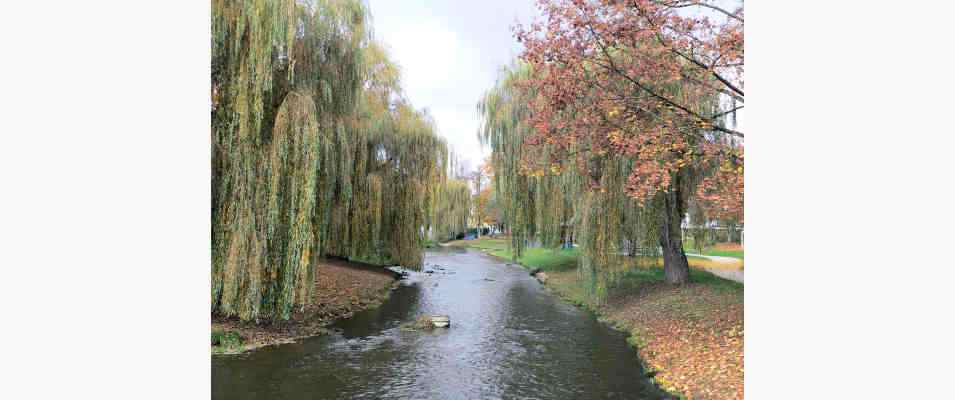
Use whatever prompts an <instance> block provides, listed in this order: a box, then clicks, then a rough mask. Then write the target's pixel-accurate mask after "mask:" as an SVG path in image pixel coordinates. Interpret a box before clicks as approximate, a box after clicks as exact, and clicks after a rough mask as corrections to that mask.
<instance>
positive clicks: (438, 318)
mask: <svg viewBox="0 0 955 400" xmlns="http://www.w3.org/2000/svg"><path fill="white" fill-rule="evenodd" d="M431 324H432V325H434V327H435V328H446V327H448V326H450V325H451V317H448V316H447V315H432V316H431Z"/></svg>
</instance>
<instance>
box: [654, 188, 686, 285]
mask: <svg viewBox="0 0 955 400" xmlns="http://www.w3.org/2000/svg"><path fill="white" fill-rule="evenodd" d="M663 199H664V200H663V205H664V211H663V221H662V222H663V223H662V224H660V247H661V248H662V249H663V275H664V278H663V280H664V282H666V283H669V284H674V285H682V284H684V283H686V282H687V280H688V279H689V276H690V264H689V263H688V262H687V260H686V254H685V253H684V252H683V239H682V237H681V236H682V230H681V223H682V221H683V209H684V204H683V203H684V200H683V198H682V196H681V193H680V178H679V176H678V177H677V179H675V180H674V182H673V185H672V186H671V188H670V190H669V191H668V192H666V194H665V195H664V197H663Z"/></svg>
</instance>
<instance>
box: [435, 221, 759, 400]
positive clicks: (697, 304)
mask: <svg viewBox="0 0 955 400" xmlns="http://www.w3.org/2000/svg"><path fill="white" fill-rule="evenodd" d="M471 242H477V243H475V244H476V246H469V245H470V244H471ZM453 244H454V245H459V246H469V247H477V248H481V249H484V250H485V251H488V252H489V253H491V254H492V255H498V256H507V257H506V258H507V259H508V260H510V254H509V253H507V252H506V251H507V250H506V242H505V241H504V240H503V239H482V240H481V241H466V242H463V241H462V242H458V243H453ZM502 246H503V247H502ZM642 261H643V262H642V264H643V267H638V266H636V264H637V263H636V262H634V260H633V259H630V258H628V257H621V263H620V265H619V268H620V272H621V274H622V278H621V279H620V281H619V283H618V284H617V285H616V286H615V287H614V288H613V289H612V290H610V294H609V296H608V298H607V301H606V303H605V304H603V305H597V304H594V303H593V302H591V301H590V299H588V298H587V296H586V294H585V292H584V287H583V285H582V283H581V282H580V281H579V280H578V277H577V272H576V250H549V249H528V251H527V253H526V254H525V255H524V257H522V258H521V259H520V260H518V262H520V263H521V264H522V265H524V266H526V267H528V268H541V269H542V270H544V271H546V272H547V283H546V287H547V288H549V289H551V290H553V291H554V292H555V293H556V294H557V295H559V296H560V297H562V298H563V299H565V300H567V301H570V302H572V303H574V304H577V305H579V306H582V307H586V308H588V309H589V310H591V311H593V312H595V313H596V314H598V315H599V316H600V317H601V318H602V319H604V320H606V321H607V322H608V323H610V324H612V325H614V326H615V327H617V328H618V329H621V330H625V331H627V332H629V333H630V334H631V337H630V339H629V340H630V342H631V344H633V345H634V347H635V348H636V349H637V352H638V353H639V354H640V357H641V359H642V360H644V362H645V363H646V364H647V365H646V367H647V369H648V371H650V372H651V373H653V374H655V375H654V379H655V380H656V381H657V383H658V384H659V385H660V386H661V387H663V388H665V389H667V390H669V391H671V392H674V393H680V394H682V395H683V396H684V397H686V398H689V399H742V398H743V285H742V284H739V283H736V282H733V281H728V280H725V279H721V278H719V277H717V276H715V275H713V274H710V273H708V272H706V271H704V270H701V269H700V268H702V267H706V266H708V265H709V264H710V263H709V261H708V260H706V259H702V258H696V257H690V258H689V261H690V264H691V266H693V268H691V271H690V283H689V284H687V285H684V286H679V287H674V286H669V285H665V284H663V269H662V268H661V266H662V263H660V262H659V260H642ZM651 261H652V262H651ZM723 267H727V268H731V267H728V266H726V265H723ZM739 267H740V268H742V260H740V263H739Z"/></svg>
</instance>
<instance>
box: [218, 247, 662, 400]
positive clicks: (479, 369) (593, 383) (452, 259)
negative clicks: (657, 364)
mask: <svg viewBox="0 0 955 400" xmlns="http://www.w3.org/2000/svg"><path fill="white" fill-rule="evenodd" d="M425 263H426V265H425V268H424V269H425V270H431V271H433V273H431V274H428V273H424V272H421V273H411V275H410V277H409V279H407V280H405V281H402V285H401V286H400V287H399V288H398V289H397V290H396V291H394V292H393V293H392V296H391V298H390V299H389V300H388V301H386V302H385V303H384V304H383V305H382V306H381V307H379V308H376V309H373V310H367V311H364V312H361V313H357V314H355V316H354V317H352V318H350V319H348V320H345V321H339V322H338V323H336V324H334V325H332V326H331V328H332V329H333V330H334V333H333V334H330V335H326V336H321V337H317V338H312V339H308V340H305V341H303V342H300V343H294V344H288V345H281V346H274V347H268V348H265V349H260V350H256V351H253V352H251V353H248V354H242V355H237V356H223V357H219V356H217V357H214V358H213V359H212V397H213V398H214V399H276V398H283V399H383V398H384V399H478V398H480V399H484V398H507V399H590V398H593V399H604V398H620V399H658V398H663V397H664V396H663V394H662V393H660V392H659V391H658V390H656V389H655V388H654V387H652V386H651V385H650V384H649V382H648V380H647V379H646V378H644V377H643V372H642V370H641V369H640V367H639V360H638V359H637V357H636V353H635V352H634V351H633V350H632V349H630V348H629V347H628V346H627V344H626V341H625V336H624V334H622V333H620V332H616V331H613V330H611V329H610V328H609V327H607V326H605V325H603V324H601V323H599V322H597V321H596V319H595V318H594V317H593V316H592V315H590V314H589V313H586V312H584V311H582V310H579V309H577V308H575V307H573V306H570V305H568V304H566V303H562V302H561V301H560V300H558V299H557V298H555V297H554V296H553V295H551V294H549V293H547V292H545V291H544V290H542V288H541V287H540V285H539V284H538V283H537V281H535V280H534V279H533V278H531V277H530V276H528V274H527V272H526V271H525V270H523V269H521V268H520V267H517V266H507V265H504V264H502V263H500V262H497V261H495V260H493V259H491V258H489V257H487V256H484V255H483V254H481V253H479V252H477V251H473V250H457V251H453V250H442V251H434V252H428V253H427V255H426V258H425ZM422 314H448V315H450V316H451V327H450V328H448V329H437V330H434V331H423V332H408V331H403V330H401V329H400V327H399V325H400V324H402V323H404V322H408V321H412V320H414V319H415V318H416V317H417V316H419V315H422Z"/></svg>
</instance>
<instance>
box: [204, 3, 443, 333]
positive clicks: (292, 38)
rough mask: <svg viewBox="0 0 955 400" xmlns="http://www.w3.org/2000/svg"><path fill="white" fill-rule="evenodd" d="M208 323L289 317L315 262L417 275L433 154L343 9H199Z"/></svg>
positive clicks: (418, 118)
mask: <svg viewBox="0 0 955 400" xmlns="http://www.w3.org/2000/svg"><path fill="white" fill-rule="evenodd" d="M212 98H213V105H212V143H213V148H212V228H213V229H212V310H213V312H216V313H219V314H221V315H224V316H238V317H239V318H241V319H243V320H263V319H264V320H272V319H287V318H289V316H290V314H291V312H292V310H293V308H294V307H295V306H300V305H304V304H307V303H308V302H309V301H310V299H311V295H312V291H313V290H314V279H315V273H316V267H317V266H318V265H319V263H318V261H319V259H320V258H321V257H323V256H325V255H330V256H339V257H346V258H357V259H374V260H380V261H382V262H388V263H397V264H401V265H403V266H407V267H410V268H420V265H421V259H422V248H423V240H424V237H423V229H424V227H425V226H426V225H427V224H428V223H430V221H429V218H428V217H429V215H430V214H431V210H430V208H429V207H430V205H431V204H432V203H433V196H434V195H435V193H436V192H437V190H436V189H435V188H436V187H440V186H442V185H443V183H444V181H445V179H446V172H445V171H446V168H447V164H448V152H447V144H446V143H445V142H444V140H443V139H441V138H440V137H438V136H437V135H436V134H435V129H434V122H433V121H432V120H431V118H430V117H429V116H428V115H426V114H425V113H422V112H418V111H416V110H414V109H413V108H412V107H411V106H410V104H408V103H407V101H406V100H404V97H403V96H402V95H401V90H400V80H399V75H398V68H397V66H395V65H394V64H393V63H392V62H391V61H390V60H388V58H387V54H385V52H384V51H383V50H382V49H381V46H379V45H377V44H376V43H375V42H374V40H373V38H372V35H371V31H370V27H369V15H368V11H367V7H366V6H365V4H364V3H363V2H361V1H357V0H317V1H313V2H297V1H290V0H269V1H267V0H245V1H223V0H214V1H213V4H212Z"/></svg>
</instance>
